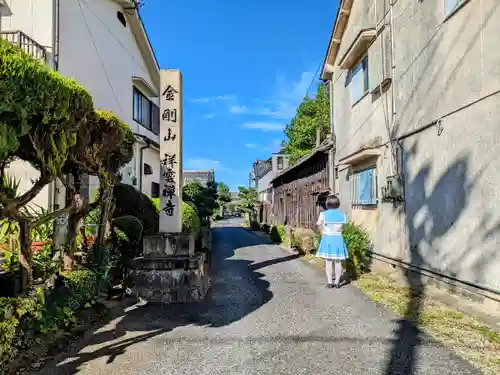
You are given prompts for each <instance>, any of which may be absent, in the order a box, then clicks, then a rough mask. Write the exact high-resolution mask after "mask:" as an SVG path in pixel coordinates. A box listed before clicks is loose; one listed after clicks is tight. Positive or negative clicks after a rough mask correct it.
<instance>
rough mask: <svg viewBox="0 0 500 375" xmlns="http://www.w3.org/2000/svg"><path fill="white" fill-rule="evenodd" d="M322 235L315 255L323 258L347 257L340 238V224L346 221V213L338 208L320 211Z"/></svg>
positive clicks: (338, 258) (345, 248)
mask: <svg viewBox="0 0 500 375" xmlns="http://www.w3.org/2000/svg"><path fill="white" fill-rule="evenodd" d="M321 215H322V217H321V216H320V219H319V220H318V222H320V221H321V222H322V225H323V235H322V236H321V242H320V244H319V248H318V252H317V253H316V256H317V257H319V258H324V259H332V260H344V259H347V258H348V256H349V255H348V254H349V253H348V251H347V247H346V245H345V242H344V239H343V238H342V232H341V229H342V224H345V223H346V222H347V220H346V215H345V214H344V213H343V212H342V211H340V210H339V209H335V210H326V211H323V212H322V213H321Z"/></svg>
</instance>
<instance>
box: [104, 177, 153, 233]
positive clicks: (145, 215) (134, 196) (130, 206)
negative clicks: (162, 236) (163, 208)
mask: <svg viewBox="0 0 500 375" xmlns="http://www.w3.org/2000/svg"><path fill="white" fill-rule="evenodd" d="M113 197H114V199H115V202H116V208H115V211H114V213H113V219H116V218H118V217H122V216H135V217H136V218H138V219H139V220H140V221H141V223H142V227H143V231H142V235H143V236H151V235H154V234H157V233H158V210H157V208H156V207H155V204H154V202H153V201H152V200H151V198H149V197H148V196H147V195H146V194H143V193H141V192H140V191H138V190H137V189H136V188H134V187H133V186H130V185H126V184H123V183H118V184H116V185H115V187H114V190H113ZM157 199H158V198H157ZM158 205H159V199H158ZM141 243H142V241H141Z"/></svg>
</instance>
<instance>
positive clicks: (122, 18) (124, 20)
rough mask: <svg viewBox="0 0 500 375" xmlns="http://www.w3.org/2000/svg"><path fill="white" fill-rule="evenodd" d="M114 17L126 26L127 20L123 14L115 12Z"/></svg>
mask: <svg viewBox="0 0 500 375" xmlns="http://www.w3.org/2000/svg"><path fill="white" fill-rule="evenodd" d="M116 17H117V18H118V21H120V23H121V24H122V25H123V27H127V20H126V19H125V16H124V14H123V13H122V12H120V11H118V12H116Z"/></svg>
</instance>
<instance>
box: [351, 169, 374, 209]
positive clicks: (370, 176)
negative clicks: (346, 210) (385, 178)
mask: <svg viewBox="0 0 500 375" xmlns="http://www.w3.org/2000/svg"><path fill="white" fill-rule="evenodd" d="M349 187H350V190H351V203H352V204H353V205H375V204H377V169H376V168H370V169H365V170H362V171H359V172H355V173H353V174H352V175H351V176H350V177H349Z"/></svg>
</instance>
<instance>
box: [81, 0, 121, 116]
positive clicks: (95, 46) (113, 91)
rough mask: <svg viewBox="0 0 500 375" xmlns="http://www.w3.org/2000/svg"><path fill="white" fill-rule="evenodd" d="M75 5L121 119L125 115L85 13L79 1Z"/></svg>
mask: <svg viewBox="0 0 500 375" xmlns="http://www.w3.org/2000/svg"><path fill="white" fill-rule="evenodd" d="M76 1H77V3H78V6H79V8H80V13H81V14H82V18H83V20H84V22H85V25H86V26H87V31H88V32H89V35H90V38H91V39H92V44H93V45H94V48H95V51H96V53H97V57H98V59H99V61H100V63H101V67H102V69H103V71H104V75H105V76H106V79H107V81H108V84H109V87H110V89H111V92H112V93H113V96H114V97H115V100H116V104H118V108H120V112H121V115H122V117H123V116H124V115H125V113H124V112H123V108H122V106H121V105H120V101H119V100H118V97H117V96H116V93H115V89H114V88H113V85H112V84H111V80H110V78H109V76H108V72H107V70H106V66H105V65H104V61H102V58H101V55H100V53H99V49H98V48H97V44H96V41H95V38H94V35H93V34H92V31H91V30H90V26H89V24H88V22H87V19H86V18H85V13H84V12H83V8H82V4H81V2H80V0H76Z"/></svg>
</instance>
